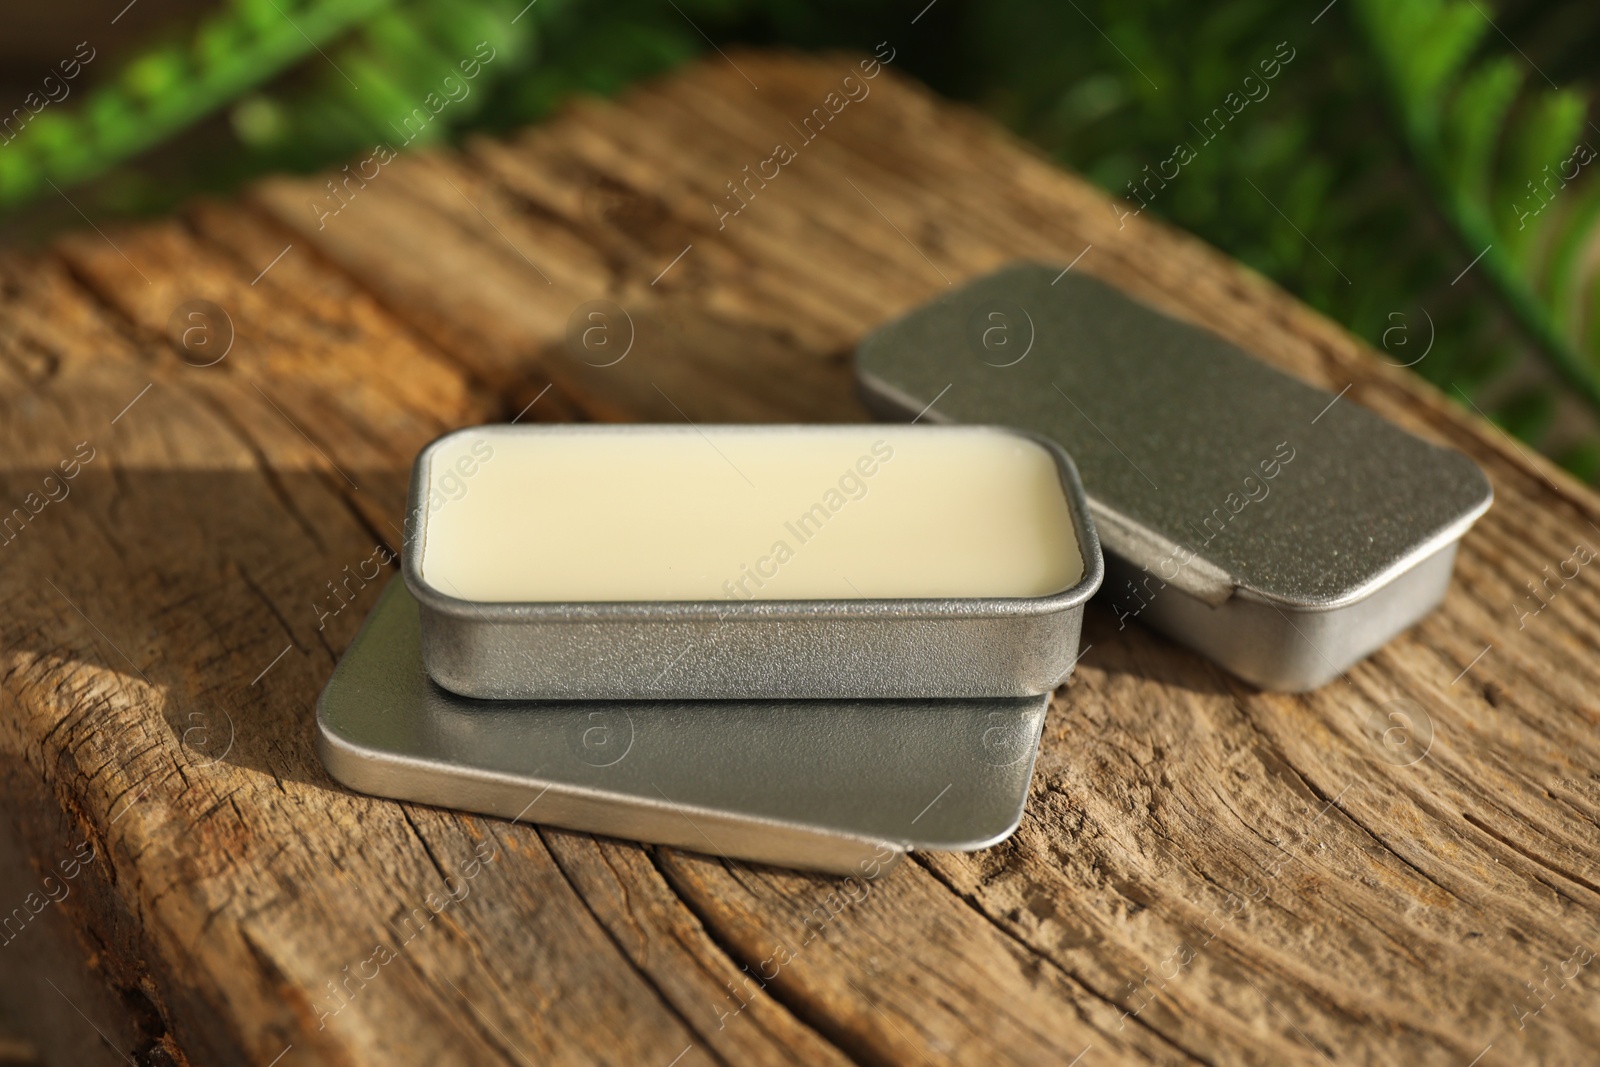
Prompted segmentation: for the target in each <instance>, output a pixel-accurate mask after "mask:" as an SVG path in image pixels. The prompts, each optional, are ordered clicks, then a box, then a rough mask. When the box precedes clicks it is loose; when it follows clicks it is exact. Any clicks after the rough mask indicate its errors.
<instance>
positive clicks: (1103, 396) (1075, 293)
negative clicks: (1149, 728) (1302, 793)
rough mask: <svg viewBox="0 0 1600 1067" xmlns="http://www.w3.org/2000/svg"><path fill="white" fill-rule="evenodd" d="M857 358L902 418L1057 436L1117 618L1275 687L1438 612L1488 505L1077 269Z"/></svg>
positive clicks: (964, 305) (945, 312) (868, 387)
mask: <svg viewBox="0 0 1600 1067" xmlns="http://www.w3.org/2000/svg"><path fill="white" fill-rule="evenodd" d="M856 361H857V363H856V365H857V373H858V378H859V384H860V387H861V391H862V394H863V396H864V398H865V400H866V402H867V403H868V405H869V406H871V407H872V408H873V409H874V410H875V411H876V412H878V413H879V414H880V415H883V416H885V417H902V418H903V417H904V416H906V415H907V414H917V413H921V417H922V418H923V419H925V420H933V421H954V422H981V423H999V424H1005V425H1012V426H1017V427H1020V428H1023V429H1026V430H1030V431H1032V432H1035V433H1039V434H1042V435H1045V436H1048V437H1051V438H1054V439H1055V440H1057V441H1060V442H1061V443H1062V444H1063V445H1064V446H1065V447H1066V448H1067V449H1068V450H1070V451H1071V452H1072V455H1073V456H1074V458H1075V459H1076V461H1077V463H1078V464H1079V467H1080V469H1081V471H1082V473H1083V478H1084V483H1085V487H1086V491H1087V492H1088V494H1089V506H1090V510H1091V511H1092V512H1093V514H1094V518H1095V522H1096V525H1097V529H1098V532H1099V536H1100V538H1101V541H1102V542H1103V544H1104V546H1105V551H1106V556H1107V578H1108V580H1107V582H1106V586H1105V589H1104V591H1103V599H1105V600H1108V601H1109V602H1110V604H1111V606H1112V609H1113V610H1114V611H1115V612H1116V614H1117V616H1118V618H1119V619H1120V620H1122V621H1123V622H1124V623H1126V622H1127V621H1131V620H1133V619H1138V620H1140V621H1143V622H1146V623H1148V624H1149V625H1151V626H1153V627H1154V628H1156V629H1158V630H1161V631H1162V632H1164V633H1167V634H1168V635H1170V636H1172V637H1174V638H1176V639H1177V640H1179V641H1181V642H1183V643H1185V644H1187V645H1189V646H1191V647H1193V648H1195V649H1197V650H1199V651H1201V652H1203V653H1204V654H1206V655H1207V656H1209V657H1211V658H1212V659H1214V660H1216V661H1217V662H1218V663H1220V664H1222V665H1223V666H1224V667H1227V668H1228V669H1229V670H1231V671H1233V672H1234V673H1235V674H1238V675H1239V676H1240V677H1242V678H1245V679H1247V680H1248V681H1251V682H1254V683H1255V684H1256V685H1259V686H1261V687H1263V688H1266V689H1280V690H1289V691H1296V690H1304V689H1310V688H1313V687H1316V686H1319V685H1322V684H1323V683H1325V682H1327V681H1329V680H1331V679H1333V678H1335V677H1338V676H1339V675H1341V674H1342V673H1343V672H1344V670H1345V669H1346V668H1348V667H1349V666H1350V665H1351V664H1353V663H1355V662H1356V661H1358V660H1360V659H1361V658H1362V657H1364V656H1366V655H1367V654H1369V653H1370V652H1372V651H1374V650H1375V649H1377V648H1378V647H1379V646H1381V645H1382V644H1384V643H1385V642H1386V641H1388V640H1389V639H1390V638H1391V637H1393V636H1395V635H1396V634H1398V633H1399V632H1400V631H1402V630H1404V629H1406V628H1407V627H1409V626H1410V625H1412V624H1413V623H1415V622H1416V621H1417V620H1418V619H1420V618H1422V617H1423V616H1424V615H1426V614H1427V613H1428V612H1429V611H1431V610H1432V609H1433V608H1434V607H1435V606H1436V605H1437V604H1438V603H1439V601H1440V600H1441V599H1442V598H1443V596H1444V594H1445V591H1446V589H1447V588H1448V586H1449V582H1450V573H1451V568H1452V563H1453V561H1454V559H1455V551H1456V545H1457V542H1458V541H1459V540H1460V538H1461V537H1462V535H1463V534H1465V533H1466V531H1467V529H1468V528H1469V527H1470V526H1471V525H1472V523H1473V522H1474V521H1476V520H1477V518H1478V517H1479V516H1480V515H1482V514H1483V513H1484V511H1486V510H1487V509H1488V507H1489V504H1490V502H1491V500H1492V495H1493V494H1492V490H1491V488H1490V486H1489V482H1488V479H1487V478H1485V477H1484V475H1483V473H1482V471H1480V470H1479V469H1478V468H1477V466H1476V465H1475V464H1473V463H1472V461H1471V460H1469V459H1467V457H1465V456H1463V455H1461V454H1460V453H1458V452H1455V451H1452V450H1450V449H1446V448H1440V447H1438V446H1435V445H1432V444H1429V443H1428V442H1426V441H1423V440H1422V439H1420V438H1418V437H1415V436H1413V435H1412V434H1409V433H1407V432H1405V431H1404V430H1401V429H1400V428H1398V427H1396V426H1394V425H1392V424H1391V423H1389V422H1386V421H1385V420H1383V419H1381V418H1379V417H1378V416H1377V415H1374V414H1373V413H1371V412H1369V411H1367V410H1365V409H1363V408H1361V407H1360V406H1358V405H1357V404H1355V403H1354V402H1353V401H1351V400H1348V399H1341V398H1340V397H1339V396H1335V395H1334V394H1331V393H1327V392H1324V391H1322V390H1320V389H1315V388H1313V387H1311V386H1309V385H1306V384H1305V383H1303V382H1300V381H1298V380H1296V379H1294V378H1291V377H1289V376H1288V375H1286V374H1283V373H1281V372H1280V371H1277V370H1275V369H1274V368H1272V367H1269V366H1267V365H1266V364H1265V363H1262V362H1261V361H1259V360H1257V359H1255V358H1253V357H1251V356H1249V355H1248V354H1246V353H1245V352H1243V351H1241V350H1240V349H1238V348H1237V347H1235V346H1233V345H1231V344H1229V343H1228V342H1226V341H1224V340H1223V339H1222V338H1220V337H1217V336H1216V335H1214V334H1212V333H1210V332H1208V331H1205V330H1202V329H1199V328H1197V327H1195V326H1192V325H1189V324H1187V323H1183V322H1179V321H1177V320H1176V319H1172V318H1170V317H1168V316H1166V315H1163V314H1161V313H1160V312H1157V311H1155V310H1153V309H1151V308H1150V307H1147V306H1146V305H1144V304H1141V303H1139V302H1137V301H1135V300H1133V299H1131V298H1130V297H1128V296H1126V295H1124V294H1123V293H1121V292H1120V291H1118V290H1116V289H1114V288H1112V287H1111V286H1109V285H1107V284H1105V283H1103V282H1101V281H1098V280H1097V279H1095V278H1092V277H1090V276H1088V275H1085V274H1083V273H1080V272H1066V271H1062V270H1060V269H1059V268H1056V267H1048V266H1040V265H1035V264H1026V265H1018V266H1012V267H1008V268H1006V269H1004V270H1001V271H1000V272H998V273H996V274H993V275H990V276H988V277H985V278H982V279H980V280H978V281H975V282H973V283H971V284H970V285H968V286H966V287H964V288H962V289H960V290H958V291H956V292H953V293H951V294H949V295H947V296H945V297H942V298H940V299H938V300H935V301H933V302H932V303H930V304H928V305H926V306H924V307H922V308H919V309H917V310H915V311H913V312H912V313H911V314H909V315H907V316H905V317H904V318H901V319H899V320H898V321H895V322H891V323H889V324H888V325H886V326H884V327H882V328H880V329H878V330H877V331H875V332H874V333H872V334H871V335H870V336H868V337H867V338H866V339H864V340H863V341H862V342H861V344H860V346H859V348H858V349H857V352H856ZM929 405H932V406H931V407H930V406H929Z"/></svg>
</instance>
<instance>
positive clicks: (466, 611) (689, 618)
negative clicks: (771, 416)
mask: <svg viewBox="0 0 1600 1067" xmlns="http://www.w3.org/2000/svg"><path fill="white" fill-rule="evenodd" d="M882 429H883V428H882V427H871V426H869V427H859V426H857V427H829V426H812V427H792V426H783V427H768V426H740V427H697V426H692V425H685V426H671V427H653V426H637V427H619V426H538V427H533V426H529V427H518V426H486V427H477V428H474V429H472V430H468V431H458V432H457V433H456V434H452V435H448V436H446V437H444V438H441V439H440V440H439V441H436V442H434V443H433V444H431V445H429V446H428V447H427V448H425V449H424V450H423V451H422V453H421V455H419V456H418V458H417V464H416V468H415V472H414V476H413V480H412V489H411V503H410V509H409V517H408V524H409V529H408V531H407V533H408V540H409V543H410V545H411V546H412V549H413V550H412V551H408V552H407V553H405V557H404V560H403V573H404V576H405V581H406V584H407V586H408V587H409V589H410V590H411V592H412V594H413V595H414V596H415V598H416V600H417V601H418V603H419V604H420V606H421V620H422V638H421V640H422V660H423V663H424V665H425V667H426V669H427V672H428V674H429V675H430V676H431V677H432V678H433V679H434V681H436V682H438V683H439V684H440V685H442V686H444V687H445V688H447V689H449V690H451V691H452V692H455V693H458V694H460V695H463V696H470V697H475V698H481V699H522V700H663V699H695V700H703V699H747V700H748V699H780V698H781V699H845V698H947V697H1000V696H1032V695H1037V694H1041V693H1048V692H1049V691H1050V690H1052V689H1054V688H1055V687H1056V686H1057V685H1060V684H1061V682H1062V681H1063V680H1064V679H1065V678H1066V676H1067V675H1068V674H1069V673H1070V671H1071V669H1072V667H1073V664H1074V663H1075V661H1076V656H1077V649H1078V636H1079V629H1080V625H1081V622H1082V618H1083V605H1084V604H1085V602H1086V601H1087V600H1088V599H1089V598H1090V596H1092V595H1093V593H1094V591H1095V590H1096V589H1097V588H1098V587H1099V585H1100V582H1101V578H1102V576H1103V573H1104V563H1103V561H1102V559H1101V556H1100V546H1099V542H1098V540H1097V539H1096V536H1095V532H1094V526H1093V522H1092V520H1091V519H1090V518H1089V512H1088V506H1087V502H1086V501H1085V499H1084V496H1083V489H1082V486H1081V484H1080V483H1079V481H1078V475H1077V471H1076V470H1075V469H1074V467H1073V465H1072V461H1071V460H1070V459H1068V458H1067V455H1066V454H1065V453H1064V452H1062V450H1061V449H1060V447H1059V446H1057V445H1056V444H1055V443H1053V442H1051V441H1047V440H1044V439H1040V438H1036V437H1033V436H1032V435H1026V434H1019V433H1018V431H1014V430H1008V429H994V428H981V427H966V428H950V427H933V426H915V427H903V428H899V429H897V430H896V431H895V434H896V435H950V434H958V433H962V432H975V433H984V434H990V435H994V434H1000V435H1004V436H1006V437H1012V436H1016V437H1020V438H1021V439H1023V440H1025V441H1027V442H1029V447H1030V448H1041V449H1043V451H1044V453H1045V454H1047V455H1048V457H1049V460H1050V461H1051V462H1053V464H1054V471H1055V475H1056V479H1055V480H1056V482H1057V483H1058V484H1057V485H1052V490H1051V491H1052V492H1053V491H1054V490H1055V489H1056V488H1059V490H1060V492H1061V493H1062V494H1063V499H1064V502H1065V507H1066V509H1067V513H1068V514H1069V515H1070V518H1071V527H1072V531H1073V532H1072V536H1075V537H1076V548H1077V552H1078V555H1079V557H1080V558H1081V563H1082V567H1081V573H1080V574H1079V576H1078V577H1077V579H1076V581H1074V582H1073V583H1072V584H1071V585H1070V586H1069V587H1068V588H1065V589H1062V590H1060V591H1059V592H1054V593H1051V594H1049V595H1043V596H1019V597H998V598H968V597H953V598H952V597H946V598H939V597H928V598H910V599H870V598H865V597H863V598H859V599H815V600H742V599H724V600H698V601H694V600H690V601H682V600H678V601H669V600H655V601H651V600H630V601H609V602H608V601H598V602H582V603H580V602H509V603H508V602H491V601H487V600H482V599H479V600H473V599H467V598H465V597H463V596H458V595H453V594H455V593H457V592H460V591H461V590H460V589H459V587H457V588H454V589H440V588H437V587H435V585H433V584H430V582H429V581H428V580H427V578H426V576H425V575H426V568H425V567H424V565H423V563H422V561H423V560H424V559H425V558H426V553H427V552H428V548H429V546H428V530H429V512H430V508H431V507H433V506H434V504H433V503H431V502H430V500H429V496H430V491H429V486H430V484H431V482H430V473H429V470H430V468H429V465H430V463H431V462H432V461H433V457H434V456H435V455H436V454H438V453H439V450H440V449H441V447H442V446H444V445H446V444H447V443H449V442H452V441H453V440H454V441H455V445H453V446H452V447H455V448H457V449H459V447H460V444H461V440H462V435H464V434H465V435H481V436H482V438H483V440H484V441H486V442H490V443H493V442H501V443H502V444H504V443H505V442H506V441H507V439H508V438H512V437H521V438H526V437H528V436H530V435H543V438H544V439H553V438H554V437H556V436H559V437H561V438H564V439H577V440H579V441H581V440H582V439H583V438H584V435H596V434H627V433H649V434H658V435H659V434H674V435H689V436H690V439H691V440H693V439H694V437H693V435H697V434H698V435H700V436H702V437H707V443H708V444H712V443H713V442H715V441H721V442H722V446H723V447H722V448H719V449H718V451H719V452H720V451H723V450H724V449H727V450H729V451H734V449H733V446H731V445H730V444H729V442H730V441H732V440H734V438H735V436H736V435H761V434H769V433H785V434H795V433H800V434H807V435H827V434H836V433H845V432H853V433H856V434H860V433H861V432H863V431H874V432H881V430H882ZM708 434H709V436H707V435H708ZM902 439H904V438H902V437H899V436H897V437H896V440H897V441H898V440H902ZM697 447H698V445H697ZM713 447H717V446H716V445H715V444H713ZM452 454H453V453H452ZM734 454H737V452H734ZM477 477H478V478H479V479H485V476H484V475H482V474H479V475H477ZM730 477H731V476H730ZM464 484H467V485H468V488H467V489H465V492H468V493H471V492H480V491H484V490H480V489H478V488H475V487H472V486H473V485H475V484H478V483H472V482H471V481H470V480H469V481H468V482H467V483H464ZM740 488H741V489H742V488H743V487H742V485H741V486H740ZM607 491H608V490H607V487H606V486H595V487H589V488H585V489H584V490H583V493H582V499H585V500H587V499H592V494H595V493H605V492H607ZM648 518H649V517H648V516H641V517H640V519H639V522H640V524H641V525H642V524H644V523H645V522H646V521H647V520H648ZM894 533H895V535H896V536H903V537H904V538H906V539H907V543H909V539H912V538H916V537H918V536H922V535H923V531H919V530H917V529H910V528H908V529H904V530H903V531H901V530H900V529H899V528H898V527H896V528H895V530H894ZM629 536H632V534H631V533H629ZM993 551H995V552H996V553H1003V552H1006V551H1007V546H1006V545H1005V544H996V545H994V546H993ZM851 584H852V585H853V584H854V583H851ZM840 588H841V589H842V588H844V586H843V585H842V584H841V586H840Z"/></svg>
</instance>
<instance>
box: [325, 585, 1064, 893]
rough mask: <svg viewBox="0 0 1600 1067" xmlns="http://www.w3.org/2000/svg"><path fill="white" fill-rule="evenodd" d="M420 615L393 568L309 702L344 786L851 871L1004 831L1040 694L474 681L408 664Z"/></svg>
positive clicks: (1024, 780) (872, 870) (1021, 781)
mask: <svg viewBox="0 0 1600 1067" xmlns="http://www.w3.org/2000/svg"><path fill="white" fill-rule="evenodd" d="M418 621H419V620H418V612H417V605H416V602H415V601H414V600H413V599H412V597H411V596H410V594H409V593H408V592H407V590H406V588H405V585H404V583H402V582H391V583H390V584H389V586H388V588H387V589H385V590H384V591H383V594H382V596H381V597H380V598H379V600H378V603H377V605H376V606H375V607H374V608H373V609H372V613H371V615H370V616H368V618H367V621H366V623H365V625H364V626H363V627H362V629H361V632H360V633H359V634H357V635H356V638H355V640H354V641H353V642H352V643H351V645H350V647H349V649H348V650H347V651H346V652H345V654H344V656H343V658H342V659H341V660H340V661H339V665H338V667H337V668H336V669H335V670H334V673H333V676H332V677H331V678H329V679H328V683H327V686H326V687H325V688H324V689H323V691H322V695H321V697H320V698H319V699H318V701H317V750H318V752H319V754H320V755H321V757H322V761H323V763H324V764H325V765H326V766H327V768H328V771H329V773H331V774H332V775H333V777H334V778H336V779H338V780H339V781H340V782H343V783H344V784H345V785H347V786H349V787H351V788H353V789H357V790H360V791H362V792H366V793H374V794H377V795H379V796H386V797H393V798H395V799H399V800H411V801H418V802H421V803H425V804H438V805H440V806H444V807H452V808H462V809H466V810H470V811H477V812H483V813H485V814H490V815H497V816H501V817H504V818H509V819H513V820H523V819H526V820H528V821H530V822H537V823H543V824H547V825H551V826H560V827H565V828H567V829H572V830H584V831H589V832H591V833H600V834H608V835H611V836H615V837H626V838H633V839H637V840H642V841H649V842H654V843H657V844H664V845H671V846H674V847H676V848H683V849H688V850H691V851H695V852H704V853H709V854H711V855H717V856H727V857H731V858H735V859H742V860H752V861H755V862H759V863H772V864H777V865H781V866H788V867H803V868H809V869H816V870H822V871H829V872H834V873H838V874H855V875H858V876H862V877H867V878H871V877H875V876H876V875H877V874H879V873H881V872H883V871H886V870H888V869H890V868H892V867H893V866H894V864H895V863H896V862H897V861H898V860H899V859H900V857H901V855H902V854H903V853H904V852H905V851H906V850H907V849H913V848H914V849H948V850H961V851H969V850H973V849H979V848H984V847H987V846H989V845H992V844H994V843H996V842H998V841H1001V840H1003V839H1005V838H1006V837H1008V836H1010V834H1011V833H1012V832H1013V831H1014V830H1015V829H1016V827H1017V824H1018V822H1019V821H1020V820H1021V818H1022V809H1023V806H1024V804H1025V803H1026V800H1027V794H1028V783H1029V781H1030V779H1031V778H1032V776H1033V763H1034V758H1035V755H1036V753H1037V751H1038V742H1039V733H1040V730H1041V729H1042V727H1043V724H1044V717H1045V710H1046V706H1047V704H1048V702H1049V697H1048V696H1035V697H1019V698H1012V699H994V700H892V701H774V702H755V701H715V702H700V703H691V702H682V701H677V702H638V701H629V702H567V703H529V702H518V701H479V700H471V699H467V698H465V697H458V696H456V695H454V694H453V693H449V692H447V691H445V690H444V689H441V688H440V687H439V686H437V685H435V684H434V683H433V682H432V681H431V680H430V679H429V678H428V677H427V675H426V674H425V673H424V671H423V669H422V659H421V645H420V634H419V629H418Z"/></svg>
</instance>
